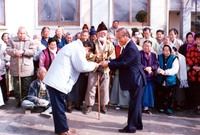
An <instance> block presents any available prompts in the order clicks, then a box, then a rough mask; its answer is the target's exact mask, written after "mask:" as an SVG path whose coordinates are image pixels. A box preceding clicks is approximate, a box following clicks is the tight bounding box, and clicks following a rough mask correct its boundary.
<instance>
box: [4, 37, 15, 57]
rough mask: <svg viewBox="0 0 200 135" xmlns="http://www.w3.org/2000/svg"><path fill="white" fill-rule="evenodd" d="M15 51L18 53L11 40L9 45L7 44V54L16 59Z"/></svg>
mask: <svg viewBox="0 0 200 135" xmlns="http://www.w3.org/2000/svg"><path fill="white" fill-rule="evenodd" d="M15 51H17V49H16V48H15V46H14V44H13V41H12V40H11V39H9V40H8V44H7V48H6V52H7V54H8V55H10V56H12V57H14V56H15Z"/></svg>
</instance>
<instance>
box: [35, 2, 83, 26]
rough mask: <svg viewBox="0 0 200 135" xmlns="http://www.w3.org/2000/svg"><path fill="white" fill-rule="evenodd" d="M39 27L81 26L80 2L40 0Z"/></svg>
mask: <svg viewBox="0 0 200 135" xmlns="http://www.w3.org/2000/svg"><path fill="white" fill-rule="evenodd" d="M38 23H39V25H79V24H80V0H38Z"/></svg>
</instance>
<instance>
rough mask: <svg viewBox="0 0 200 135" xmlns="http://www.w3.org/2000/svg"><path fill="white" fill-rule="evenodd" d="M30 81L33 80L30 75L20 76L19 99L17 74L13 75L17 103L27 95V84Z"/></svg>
mask: <svg viewBox="0 0 200 135" xmlns="http://www.w3.org/2000/svg"><path fill="white" fill-rule="evenodd" d="M32 81H33V77H32V76H28V77H21V99H20V90H19V77H18V76H17V77H16V76H14V77H13V87H14V94H15V99H16V101H17V103H21V101H22V100H23V99H24V98H26V97H27V95H28V90H29V86H30V84H31V82H32Z"/></svg>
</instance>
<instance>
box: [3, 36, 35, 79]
mask: <svg viewBox="0 0 200 135" xmlns="http://www.w3.org/2000/svg"><path fill="white" fill-rule="evenodd" d="M16 50H23V51H24V53H23V55H22V56H21V57H20V67H21V68H20V71H21V72H20V76H21V77H27V76H31V75H33V74H34V65H33V56H34V55H35V52H36V46H35V45H34V43H33V42H32V41H31V40H30V38H28V37H27V38H26V40H25V41H20V40H19V38H18V37H13V38H12V39H10V40H9V41H8V45H7V48H6V51H7V53H8V55H10V56H11V58H10V74H11V75H12V76H18V57H16V56H15V51H16Z"/></svg>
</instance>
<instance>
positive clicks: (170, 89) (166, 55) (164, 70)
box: [156, 45, 179, 115]
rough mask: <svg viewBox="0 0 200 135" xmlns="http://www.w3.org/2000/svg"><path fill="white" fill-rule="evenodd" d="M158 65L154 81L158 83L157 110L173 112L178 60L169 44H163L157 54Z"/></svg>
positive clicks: (170, 113) (169, 113)
mask: <svg viewBox="0 0 200 135" xmlns="http://www.w3.org/2000/svg"><path fill="white" fill-rule="evenodd" d="M158 61H159V67H158V70H157V78H156V82H157V85H158V91H157V92H158V98H159V99H158V103H159V106H158V107H159V110H158V111H159V112H165V113H167V114H168V115H172V114H173V111H172V109H173V105H174V101H175V92H176V85H177V76H176V74H177V73H178V70H179V61H178V59H177V57H176V56H175V55H174V54H173V53H172V48H171V47H170V46H169V45H164V46H163V53H162V54H160V55H158Z"/></svg>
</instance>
